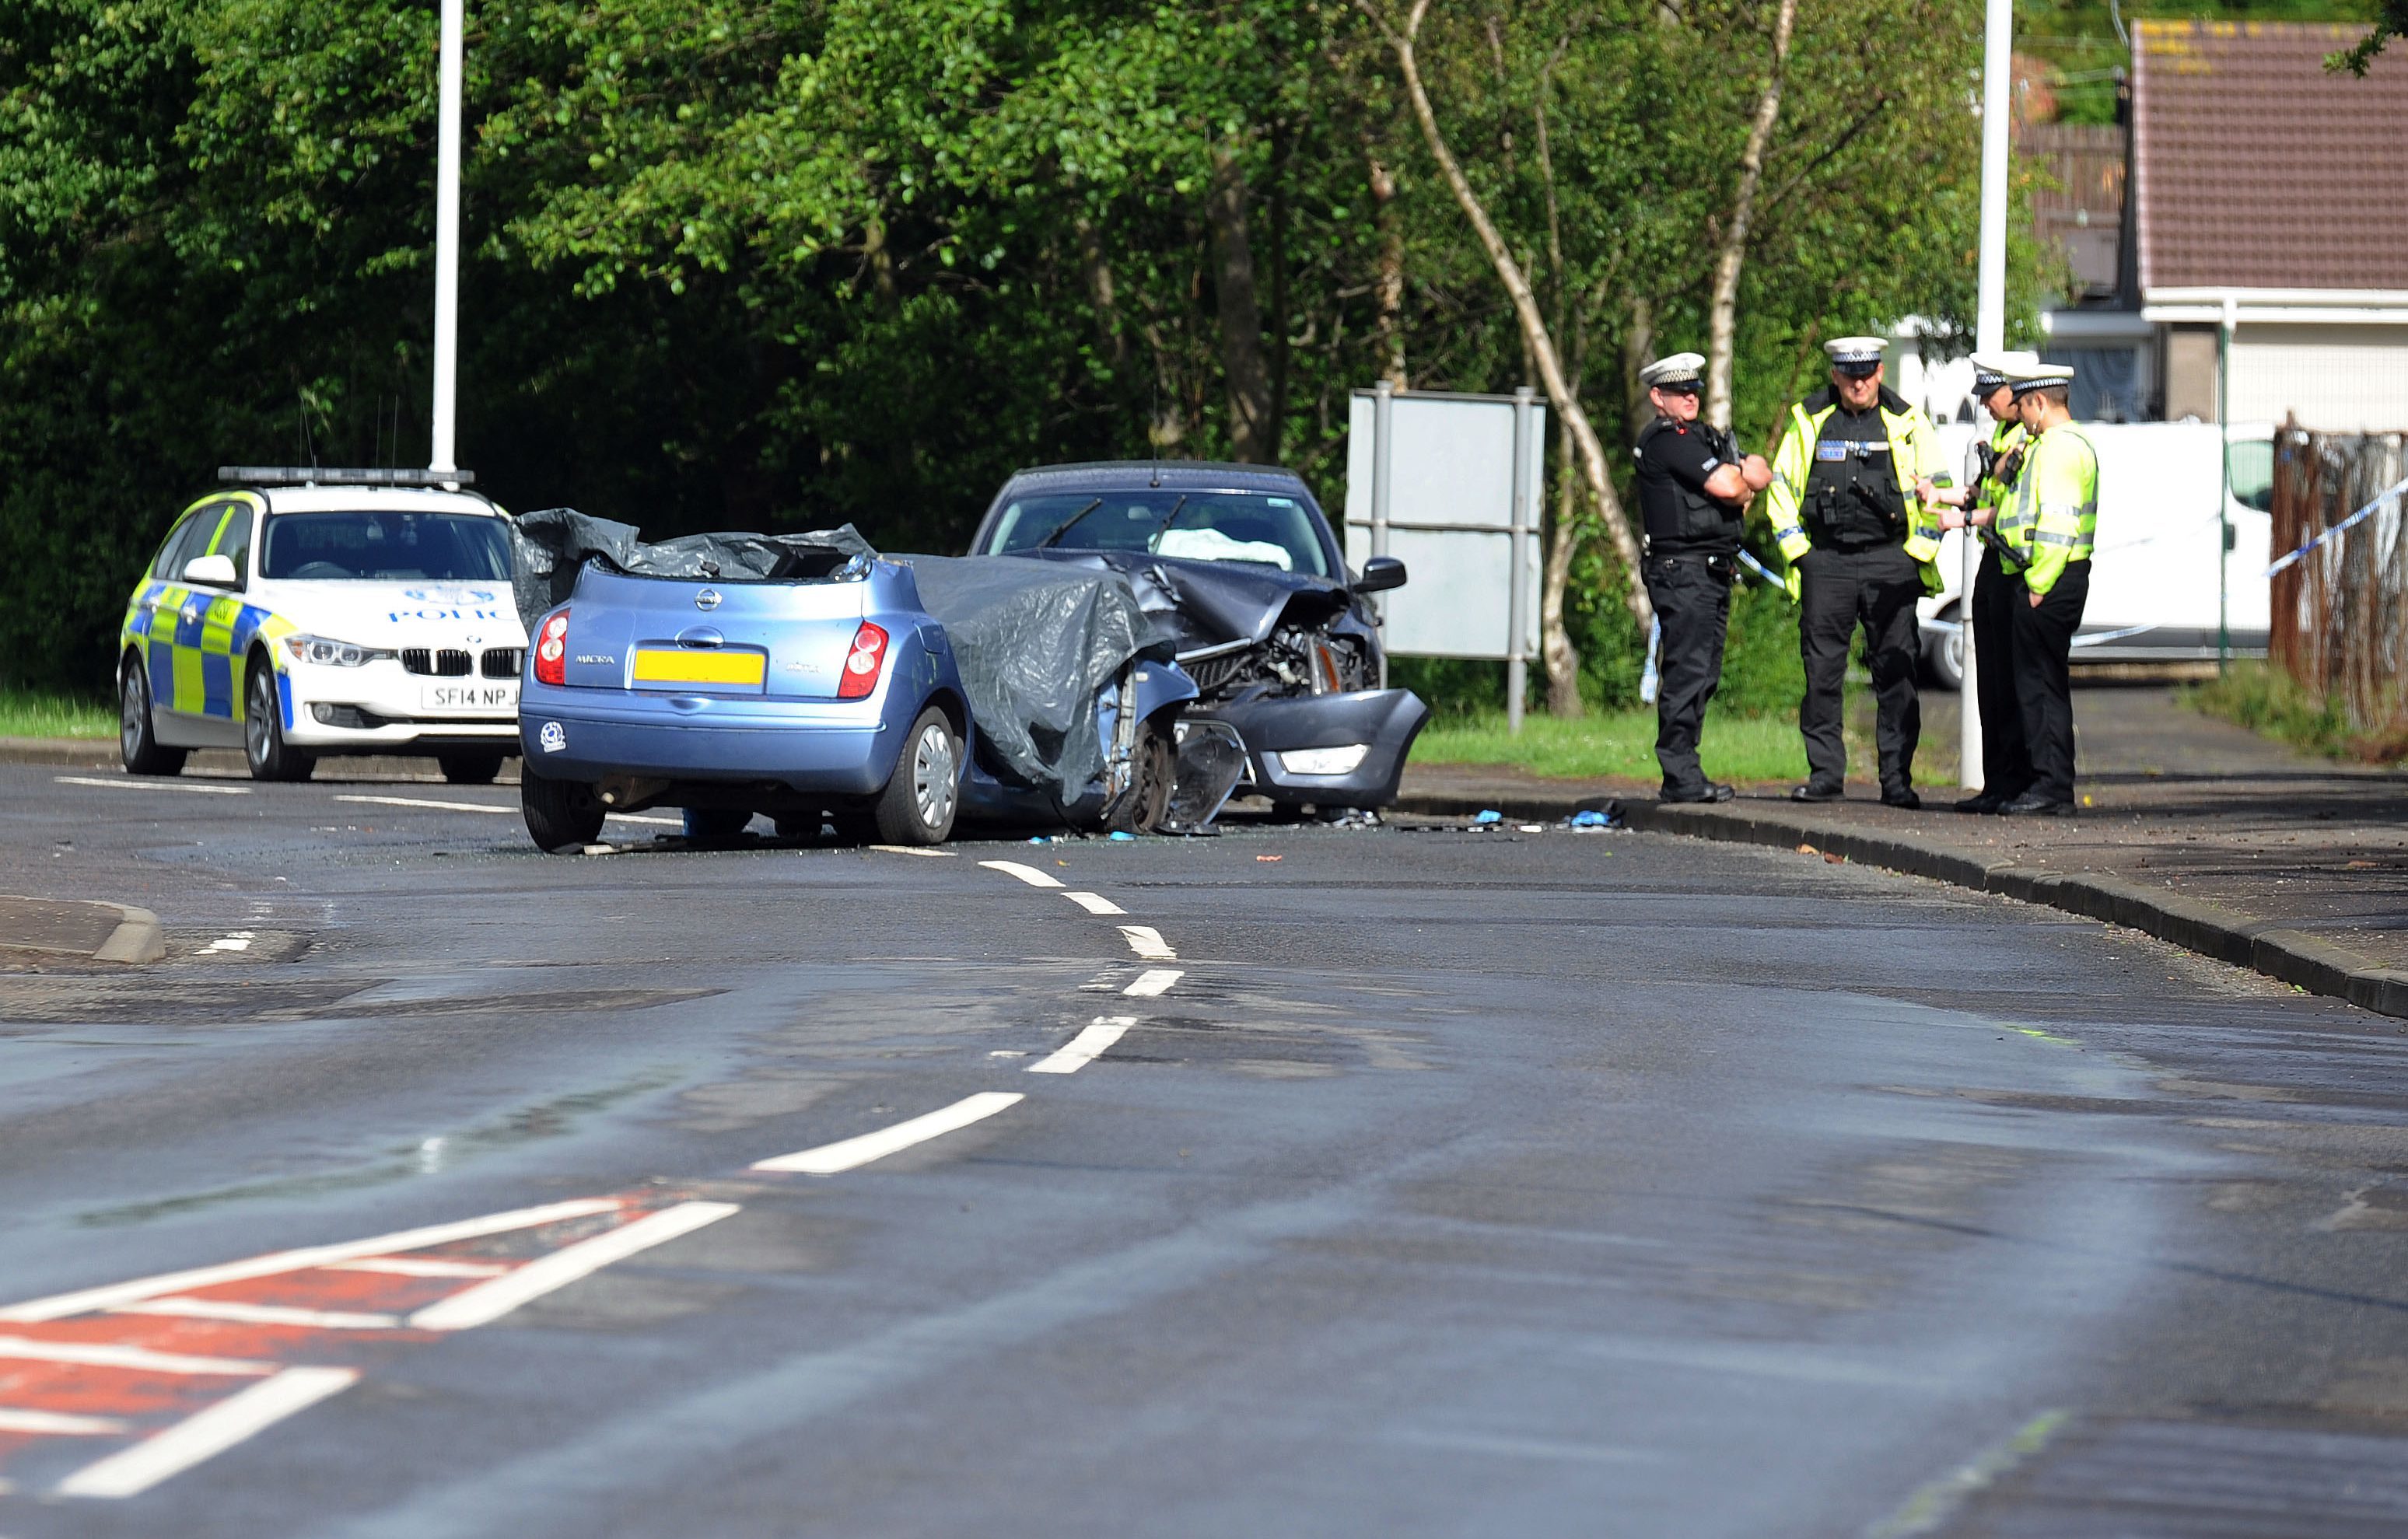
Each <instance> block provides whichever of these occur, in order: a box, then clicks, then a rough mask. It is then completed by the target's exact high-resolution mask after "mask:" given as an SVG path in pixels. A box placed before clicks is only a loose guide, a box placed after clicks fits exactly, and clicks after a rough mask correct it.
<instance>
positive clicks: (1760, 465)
mask: <svg viewBox="0 0 2408 1539" xmlns="http://www.w3.org/2000/svg"><path fill="white" fill-rule="evenodd" d="M1705 365H1706V361H1705V359H1704V358H1703V357H1702V356H1701V355H1699V354H1698V353H1694V352H1681V353H1674V354H1673V355H1672V356H1671V357H1670V358H1662V359H1658V360H1656V362H1655V363H1650V364H1648V365H1647V366H1646V367H1645V368H1643V369H1641V370H1640V371H1639V378H1640V379H1641V382H1642V383H1644V384H1645V385H1646V386H1647V399H1648V400H1649V401H1651V402H1653V403H1654V404H1655V406H1656V420H1654V421H1652V422H1650V423H1648V424H1647V426H1646V427H1645V428H1643V429H1641V432H1640V435H1639V442H1638V444H1637V445H1636V446H1635V447H1634V448H1633V449H1631V453H1632V454H1633V455H1634V456H1635V457H1636V458H1637V459H1638V461H1639V508H1640V512H1641V515H1642V516H1643V517H1644V519H1645V520H1646V525H1647V554H1646V558H1645V560H1644V561H1643V562H1641V565H1640V575H1641V577H1645V578H1646V579H1647V598H1648V601H1649V602H1650V603H1651V604H1653V605H1654V606H1656V623H1657V624H1658V625H1660V626H1661V627H1662V628H1663V635H1662V640H1661V644H1660V650H1659V653H1658V663H1657V665H1656V679H1657V683H1656V761H1657V762H1659V763H1661V764H1662V765H1663V766H1664V791H1663V798H1664V800H1665V801H1667V802H1727V801H1729V800H1730V799H1731V788H1730V787H1729V786H1727V785H1725V784H1723V783H1721V782H1720V781H1714V780H1709V779H1707V778H1706V774H1705V770H1704V769H1703V767H1701V766H1700V765H1699V762H1698V736H1699V733H1700V732H1701V731H1703V729H1704V727H1705V721H1706V702H1708V701H1710V700H1712V699H1713V697H1714V689H1715V687H1716V686H1717V685H1719V684H1720V683H1721V682H1722V677H1723V636H1724V634H1725V632H1726V631H1727V628H1728V626H1729V624H1730V591H1731V584H1732V582H1733V581H1735V580H1736V579H1737V578H1738V577H1739V539H1740V530H1741V528H1742V520H1743V519H1744V517H1745V515H1746V512H1747V500H1748V498H1749V497H1751V496H1753V495H1755V494H1756V492H1761V491H1763V490H1764V489H1765V487H1766V486H1768V485H1770V483H1771V480H1772V470H1771V467H1770V466H1769V465H1767V464H1766V463H1764V459H1763V457H1762V456H1761V455H1756V454H1748V455H1742V454H1741V453H1740V452H1739V449H1738V447H1737V446H1736V445H1734V444H1733V443H1732V442H1731V436H1730V435H1729V434H1728V433H1727V432H1724V431H1722V430H1720V429H1717V428H1713V427H1709V426H1707V425H1706V424H1705V423H1703V422H1700V421H1699V420H1698V389H1699V372H1700V371H1701V370H1703V369H1704V367H1705Z"/></svg>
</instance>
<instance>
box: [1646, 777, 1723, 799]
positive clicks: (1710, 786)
mask: <svg viewBox="0 0 2408 1539" xmlns="http://www.w3.org/2000/svg"><path fill="white" fill-rule="evenodd" d="M1738 794H1739V793H1738V792H1737V791H1733V790H1731V788H1730V787H1729V786H1727V785H1725V784H1724V783H1723V782H1722V781H1720V780H1709V781H1707V782H1706V783H1705V784H1703V785H1701V786H1693V787H1689V788H1686V789H1684V790H1677V791H1676V790H1674V789H1673V788H1672V787H1670V786H1666V787H1665V788H1664V791H1663V794H1662V795H1660V796H1658V797H1656V800H1657V801H1659V802H1727V801H1729V800H1730V799H1731V798H1732V797H1733V796H1736V795H1738Z"/></svg>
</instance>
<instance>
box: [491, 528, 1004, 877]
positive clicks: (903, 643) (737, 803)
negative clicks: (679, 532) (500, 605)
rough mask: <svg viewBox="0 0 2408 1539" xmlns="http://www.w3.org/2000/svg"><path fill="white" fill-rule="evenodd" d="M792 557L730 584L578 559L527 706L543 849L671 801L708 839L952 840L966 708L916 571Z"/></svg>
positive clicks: (534, 663)
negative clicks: (762, 828)
mask: <svg viewBox="0 0 2408 1539" xmlns="http://www.w3.org/2000/svg"><path fill="white" fill-rule="evenodd" d="M672 543H673V542H672ZM770 543H771V542H768V541H767V540H766V539H765V540H764V541H763V544H764V546H765V548H766V547H767V545H768V544H770ZM776 544H777V549H772V550H767V556H766V559H765V560H762V561H758V562H753V563H738V562H727V563H724V569H721V570H719V571H718V574H717V575H716V576H691V577H664V576H653V575H638V574H632V573H626V572H618V571H611V570H608V569H606V567H605V565H604V564H602V563H595V562H591V561H583V560H581V561H580V563H579V564H578V566H577V568H576V569H575V571H574V591H572V592H571V593H570V594H569V597H568V601H567V602H566V604H562V605H560V606H556V607H553V608H552V609H550V610H548V611H546V612H545V613H543V614H542V615H541V616H540V617H539V618H538V619H537V620H535V621H534V622H533V623H532V624H531V625H530V626H529V638H530V645H529V647H528V650H527V662H526V675H525V677H524V680H523V684H522V688H521V692H520V696H519V733H520V740H521V743H522V745H523V751H524V754H525V758H524V760H523V764H524V770H523V774H522V777H521V779H520V783H519V786H520V799H521V802H522V803H523V809H524V811H525V815H526V824H527V832H528V833H529V834H531V835H532V836H533V837H534V839H535V842H536V843H537V844H538V846H540V847H542V848H545V849H560V848H569V847H574V846H581V845H585V844H590V843H592V842H594V841H595V839H596V838H598V837H599V836H600V834H601V831H602V822H603V819H605V818H606V817H608V816H609V814H610V813H611V812H614V811H634V810H636V809H638V808H639V807H647V806H654V805H671V806H678V807H682V808H683V809H685V815H686V832H687V834H688V835H689V836H690V837H693V838H694V839H695V840H696V841H697V842H701V843H724V842H726V841H728V840H732V839H733V838H735V837H736V835H737V834H739V833H741V832H742V830H743V829H744V827H745V825H746V824H747V823H749V822H750V821H751V820H752V819H753V814H754V813H756V812H762V813H767V814H768V815H769V816H770V817H771V819H773V820H775V821H776V822H777V824H778V828H779V832H780V833H781V834H783V835H786V836H788V837H796V838H808V837H811V836H814V835H816V834H817V833H818V832H819V830H820V829H821V827H822V826H823V823H824V819H826V818H828V817H829V816H831V815H833V816H835V817H837V818H838V819H844V820H848V821H851V822H853V823H855V824H856V825H858V827H859V831H860V832H861V833H864V834H867V833H870V832H871V831H873V830H874V832H875V834H876V836H877V837H878V838H879V839H880V840H882V841H883V842H885V843H888V844H897V845H932V844H937V843H939V842H940V841H942V840H943V839H944V838H945V837H946V836H947V835H948V834H951V833H952V832H953V818H954V813H955V810H956V808H957V807H958V805H959V803H960V787H961V777H962V769H963V765H964V764H965V763H966V762H967V761H968V749H969V746H970V734H971V732H972V727H971V722H970V714H969V707H968V697H967V696H966V694H965V692H964V691H963V688H962V681H961V675H960V672H959V670H958V669H957V668H956V666H955V664H954V661H953V655H952V652H951V649H950V648H949V647H948V645H947V642H946V638H945V633H944V629H943V627H941V626H939V625H938V624H937V623H936V622H935V621H934V620H931V619H930V618H929V617H928V615H927V614H926V613H925V611H924V610H923V609H922V607H921V605H920V596H919V591H918V589H917V587H916V586H915V584H914V583H913V580H912V576H911V571H910V568H909V567H908V566H903V565H899V564H897V563H893V562H888V561H882V560H879V559H877V557H876V556H875V555H873V554H871V553H870V552H868V551H867V549H866V548H856V549H845V548H844V547H843V546H842V545H841V544H838V543H831V544H828V545H825V546H820V547H814V546H811V545H810V544H808V543H806V542H803V541H799V540H796V539H793V538H789V539H787V540H784V541H781V542H776ZM655 549H657V548H655ZM706 564H708V563H706Z"/></svg>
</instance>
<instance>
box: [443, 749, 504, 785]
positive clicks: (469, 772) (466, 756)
mask: <svg viewBox="0 0 2408 1539" xmlns="http://www.w3.org/2000/svg"><path fill="white" fill-rule="evenodd" d="M435 762H437V763H438V764H440V765H442V766H443V778H444V779H445V780H447V781H449V782H451V783H452V785H455V786H490V785H492V784H493V783H494V777H495V776H496V775H499V774H501V773H502V756H501V755H500V754H499V753H438V754H437V755H436V756H435Z"/></svg>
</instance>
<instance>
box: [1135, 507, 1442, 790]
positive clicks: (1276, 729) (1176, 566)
mask: <svg viewBox="0 0 2408 1539" xmlns="http://www.w3.org/2000/svg"><path fill="white" fill-rule="evenodd" d="M1089 559H1095V560H1101V561H1104V562H1107V563H1111V564H1112V565H1116V566H1119V567H1121V569H1122V570H1124V571H1125V572H1126V573H1127V574H1128V576H1129V579H1130V583H1131V585H1132V586H1133V587H1134V588H1135V589H1136V590H1137V592H1138V597H1139V602H1140V604H1142V605H1144V606H1145V607H1146V608H1147V609H1148V610H1149V611H1150V612H1153V613H1154V614H1156V615H1157V616H1158V617H1159V618H1160V619H1161V620H1162V622H1163V623H1164V624H1165V625H1166V627H1167V628H1168V629H1169V630H1170V632H1171V633H1172V634H1174V635H1175V636H1176V637H1177V638H1178V639H1177V646H1178V653H1179V665H1180V666H1181V667H1182V668H1184V669H1185V670H1186V671H1187V673H1188V675H1189V677H1192V678H1194V679H1195V681H1196V685H1197V698H1196V700H1195V701H1194V702H1193V703H1191V704H1190V705H1188V707H1187V709H1186V712H1185V715H1184V717H1183V720H1184V721H1185V722H1186V723H1188V725H1189V736H1190V737H1191V738H1192V737H1193V736H1194V734H1195V730H1196V726H1197V724H1198V723H1204V722H1220V723H1225V724H1226V726H1227V727H1228V728H1229V729H1230V730H1232V731H1234V732H1235V733H1236V734H1237V735H1238V737H1239V738H1240V740H1241V742H1242V744H1243V746H1244V769H1243V771H1242V773H1241V775H1240V778H1239V781H1238V785H1237V790H1238V791H1240V792H1245V791H1252V792H1254V794H1257V795H1261V796H1266V797H1269V799H1270V800H1271V801H1273V802H1275V803H1280V804H1283V805H1291V806H1295V805H1306V804H1311V805H1314V806H1316V807H1321V808H1325V809H1327V808H1335V807H1383V806H1386V805H1390V804H1391V803H1393V802H1395V801H1396V799H1397V782H1398V778H1399V777H1401V776H1402V775H1403V773H1404V767H1405V757H1406V755H1407V754H1408V753H1409V752H1410V751H1411V750H1412V745H1413V739H1414V738H1415V737H1416V736H1417V735H1419V734H1420V733H1421V730H1422V726H1423V724H1424V723H1425V722H1426V721H1427V720H1429V707H1428V706H1427V705H1424V704H1423V703H1422V700H1421V697H1420V696H1419V695H1416V694H1414V693H1413V692H1412V691H1410V690H1383V689H1380V688H1378V687H1377V686H1378V684H1379V679H1380V650H1379V646H1380V643H1379V633H1378V632H1377V631H1376V630H1375V629H1374V628H1373V623H1372V620H1371V618H1370V615H1369V609H1368V606H1365V605H1364V604H1363V602H1362V601H1361V600H1360V599H1359V598H1358V597H1357V596H1356V595H1355V594H1354V593H1352V592H1351V591H1348V590H1347V589H1346V588H1345V587H1344V586H1343V585H1341V584H1340V583H1336V582H1332V581H1330V580H1328V579H1327V578H1325V577H1310V576H1305V575H1301V574H1297V573H1290V572H1283V571H1279V570H1276V569H1274V568H1270V567H1267V566H1261V565H1255V564H1252V563H1232V562H1207V561H1188V560H1180V559H1176V558H1171V557H1163V556H1145V555H1142V554H1137V553H1132V554H1130V555H1126V556H1124V555H1121V554H1119V553H1117V552H1114V553H1111V554H1106V555H1101V556H1097V557H1091V558H1089ZM1184 771H1185V766H1184V765H1183V775H1182V778H1183V779H1185V778H1186V775H1185V773H1184Z"/></svg>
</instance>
